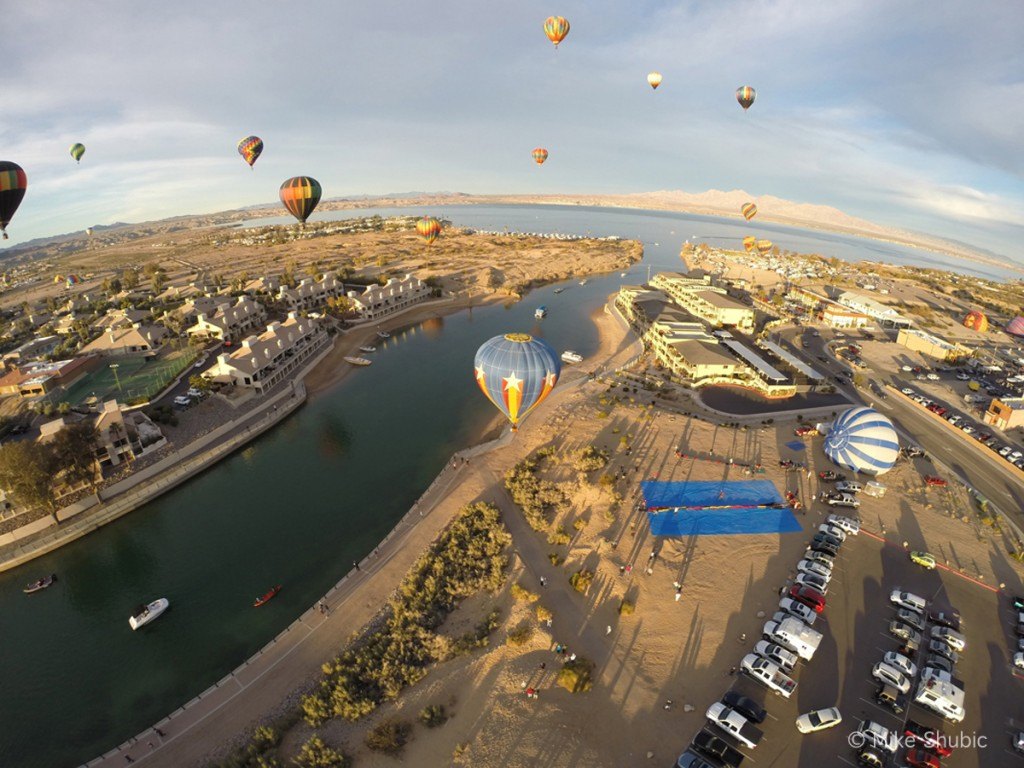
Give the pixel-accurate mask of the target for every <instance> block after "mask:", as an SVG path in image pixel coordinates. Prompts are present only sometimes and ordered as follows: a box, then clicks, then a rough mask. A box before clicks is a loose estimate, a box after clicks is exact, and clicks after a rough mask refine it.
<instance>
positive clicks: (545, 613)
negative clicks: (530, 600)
mask: <svg viewBox="0 0 1024 768" xmlns="http://www.w3.org/2000/svg"><path fill="white" fill-rule="evenodd" d="M534 613H535V614H537V621H547V620H548V619H550V618H551V609H550V608H546V607H544V606H543V605H538V606H537V607H536V608H534Z"/></svg>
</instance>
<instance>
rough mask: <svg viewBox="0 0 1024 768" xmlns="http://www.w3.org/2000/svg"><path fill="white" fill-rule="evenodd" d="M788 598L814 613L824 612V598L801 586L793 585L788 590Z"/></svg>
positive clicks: (813, 590)
mask: <svg viewBox="0 0 1024 768" xmlns="http://www.w3.org/2000/svg"><path fill="white" fill-rule="evenodd" d="M789 596H790V597H791V598H793V599H794V600H796V601H797V602H798V603H803V604H804V605H806V606H807V607H808V608H811V609H813V611H814V612H815V613H821V612H822V611H824V610H825V597H824V595H822V594H821V593H820V592H819V591H818V590H816V589H811V588H810V587H805V586H803V585H801V584H794V585H793V586H792V587H790V588H789Z"/></svg>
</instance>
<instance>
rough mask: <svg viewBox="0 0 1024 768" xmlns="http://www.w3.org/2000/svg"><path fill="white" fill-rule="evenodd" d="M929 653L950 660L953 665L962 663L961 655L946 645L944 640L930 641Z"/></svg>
mask: <svg viewBox="0 0 1024 768" xmlns="http://www.w3.org/2000/svg"><path fill="white" fill-rule="evenodd" d="M928 651H929V652H930V653H934V654H936V655H938V656H942V657H943V658H945V659H948V660H949V662H950V663H951V664H956V663H957V662H958V661H960V654H958V653H957V652H956V651H954V650H953V649H952V648H950V647H949V646H948V645H946V643H945V642H943V641H942V640H930V641H929V642H928Z"/></svg>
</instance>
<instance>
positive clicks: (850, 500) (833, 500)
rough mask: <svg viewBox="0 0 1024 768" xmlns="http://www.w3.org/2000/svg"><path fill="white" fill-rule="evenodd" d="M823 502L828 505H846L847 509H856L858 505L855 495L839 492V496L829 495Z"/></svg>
mask: <svg viewBox="0 0 1024 768" xmlns="http://www.w3.org/2000/svg"><path fill="white" fill-rule="evenodd" d="M825 503H826V504H828V505H829V506H830V507H848V508H849V509H857V507H859V506H860V502H859V501H858V500H857V497H856V496H851V495H850V494H848V493H844V494H841V495H840V496H831V497H829V498H827V499H825Z"/></svg>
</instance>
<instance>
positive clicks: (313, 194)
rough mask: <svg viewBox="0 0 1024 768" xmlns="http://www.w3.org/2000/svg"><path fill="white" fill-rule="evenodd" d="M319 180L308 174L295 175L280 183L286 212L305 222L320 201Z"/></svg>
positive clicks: (301, 222) (302, 222)
mask: <svg viewBox="0 0 1024 768" xmlns="http://www.w3.org/2000/svg"><path fill="white" fill-rule="evenodd" d="M320 192H321V189H320V182H319V181H317V180H316V179H314V178H311V177H309V176H295V177H293V178H290V179H288V181H286V182H285V183H284V184H282V185H281V202H282V203H284V207H285V208H287V209H288V213H290V214H291V215H292V216H294V217H295V218H296V219H298V220H299V223H300V224H305V223H306V219H308V218H309V214H311V213H312V212H313V209H314V208H316V204H317V203H319V202H320Z"/></svg>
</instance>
